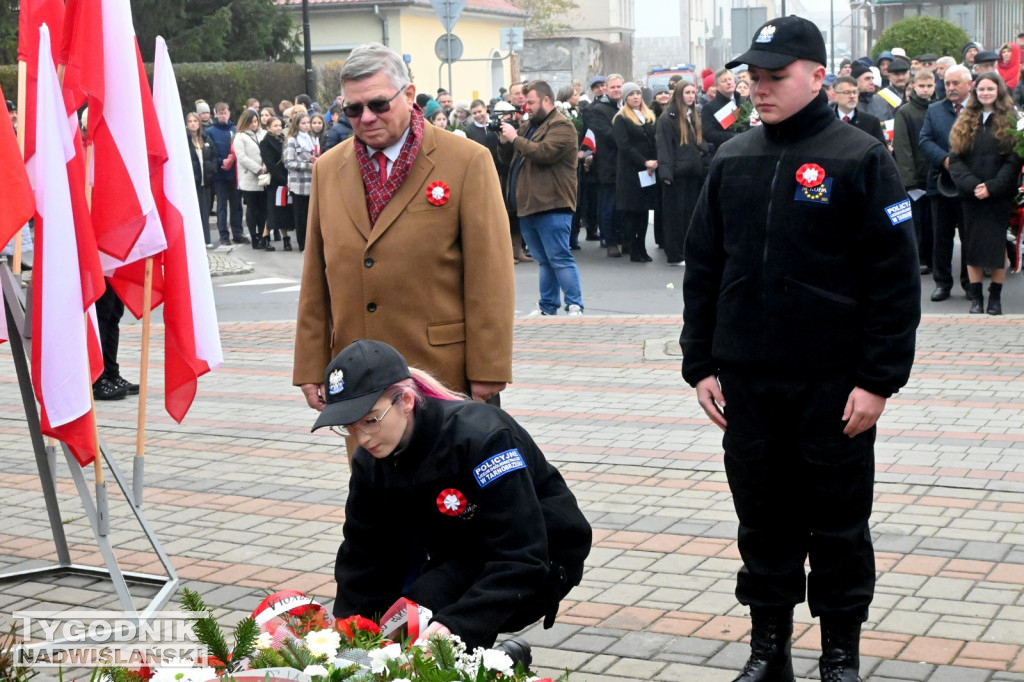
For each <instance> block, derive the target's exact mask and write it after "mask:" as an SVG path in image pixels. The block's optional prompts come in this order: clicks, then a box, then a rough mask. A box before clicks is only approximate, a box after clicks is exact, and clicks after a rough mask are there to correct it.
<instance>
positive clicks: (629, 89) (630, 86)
mask: <svg viewBox="0 0 1024 682" xmlns="http://www.w3.org/2000/svg"><path fill="white" fill-rule="evenodd" d="M634 92H640V86H639V85H637V84H636V83H623V84H622V100H623V101H625V99H626V98H627V97H629V96H630V95H631V94H633V93H634Z"/></svg>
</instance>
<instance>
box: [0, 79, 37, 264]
mask: <svg viewBox="0 0 1024 682" xmlns="http://www.w3.org/2000/svg"><path fill="white" fill-rule="evenodd" d="M3 94H4V93H3V90H0V99H3V98H4V97H3ZM3 119H4V120H3V121H0V187H2V188H3V195H4V208H3V211H0V248H3V247H4V246H6V245H7V242H9V241H11V239H12V238H13V237H14V235H16V234H18V230H20V229H21V228H22V227H23V226H24V225H25V223H27V222H28V221H29V218H31V217H32V215H33V214H34V213H35V212H36V204H35V199H34V198H33V196H32V184H31V183H30V182H29V180H28V173H26V172H25V164H24V163H23V162H22V160H21V152H20V151H18V138H17V136H16V135H15V134H14V126H12V125H11V119H10V118H9V117H3Z"/></svg>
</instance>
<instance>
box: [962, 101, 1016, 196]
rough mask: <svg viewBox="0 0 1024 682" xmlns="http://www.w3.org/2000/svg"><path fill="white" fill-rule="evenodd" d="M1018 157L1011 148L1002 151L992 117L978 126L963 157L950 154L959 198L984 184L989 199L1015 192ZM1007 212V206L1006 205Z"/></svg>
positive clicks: (972, 192)
mask: <svg viewBox="0 0 1024 682" xmlns="http://www.w3.org/2000/svg"><path fill="white" fill-rule="evenodd" d="M1018 172H1020V158H1018V157H1017V155H1016V154H1015V153H1014V152H1013V150H1012V149H1009V150H1005V151H1004V150H1001V149H1000V148H999V140H997V139H996V136H995V133H994V132H993V130H992V117H991V116H990V117H989V119H988V121H986V122H985V123H983V124H982V125H980V126H979V127H978V132H977V134H976V135H975V136H974V144H973V145H972V146H971V149H970V151H969V152H967V153H966V154H964V155H963V156H959V155H957V154H953V153H950V155H949V174H950V175H951V176H952V178H953V182H955V183H956V188H957V189H958V190H960V195H961V196H962V197H969V198H971V199H974V188H975V187H977V186H978V185H980V184H981V183H985V186H986V187H987V188H988V193H989V195H990V196H989V199H987V200H985V201H991V200H992V199H1005V198H1007V197H1010V196H1013V195H1014V194H1015V193H1016V192H1017V174H1018ZM1007 212H1009V208H1007Z"/></svg>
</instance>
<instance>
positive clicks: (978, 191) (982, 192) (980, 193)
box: [974, 182, 990, 199]
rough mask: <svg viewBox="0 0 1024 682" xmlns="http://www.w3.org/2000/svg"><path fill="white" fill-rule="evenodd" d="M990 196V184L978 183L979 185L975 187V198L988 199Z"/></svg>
mask: <svg viewBox="0 0 1024 682" xmlns="http://www.w3.org/2000/svg"><path fill="white" fill-rule="evenodd" d="M989 196H990V195H989V193H988V185H986V184H985V183H984V182H982V183H978V186H977V187H975V188H974V198H975V199H988V198H989Z"/></svg>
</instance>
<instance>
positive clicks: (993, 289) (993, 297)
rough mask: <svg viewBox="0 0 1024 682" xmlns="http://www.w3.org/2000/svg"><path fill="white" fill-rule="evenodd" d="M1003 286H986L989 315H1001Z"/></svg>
mask: <svg viewBox="0 0 1024 682" xmlns="http://www.w3.org/2000/svg"><path fill="white" fill-rule="evenodd" d="M1002 297H1003V285H1002V284H997V283H995V282H992V283H991V284H989V285H988V309H987V310H986V311H985V312H987V313H988V314H989V315H1002V314H1003V300H1002Z"/></svg>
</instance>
